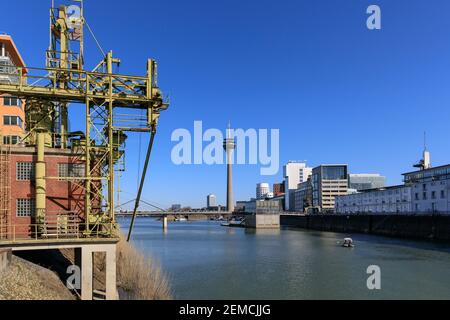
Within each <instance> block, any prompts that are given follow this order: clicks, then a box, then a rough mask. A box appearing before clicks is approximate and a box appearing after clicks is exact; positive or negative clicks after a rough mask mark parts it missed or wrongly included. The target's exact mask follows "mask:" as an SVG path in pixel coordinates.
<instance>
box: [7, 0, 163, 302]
mask: <svg viewBox="0 0 450 320" xmlns="http://www.w3.org/2000/svg"><path fill="white" fill-rule="evenodd" d="M64 2H68V3H64ZM74 12H77V15H75V14H74ZM83 12H84V9H83V0H77V1H68V0H67V1H66V0H59V1H52V7H51V8H50V11H49V13H50V19H49V21H50V25H49V35H50V37H49V39H50V43H49V46H48V47H47V48H49V49H48V50H46V52H45V58H46V59H45V68H32V67H28V66H26V65H25V63H24V61H23V60H22V58H21V57H20V54H19V52H18V50H17V48H16V46H15V45H14V42H13V41H12V39H11V37H10V36H7V35H0V249H2V250H3V249H5V250H8V251H21V250H47V249H55V250H58V249H61V248H66V249H74V250H75V252H74V255H75V263H76V264H77V265H78V267H80V269H81V288H79V289H80V290H79V291H80V292H77V293H78V294H79V295H80V296H81V299H86V300H87V299H89V300H90V299H92V297H93V289H94V288H93V281H92V280H93V272H95V270H94V267H93V254H94V253H96V252H103V253H105V268H104V273H105V292H104V295H105V298H106V299H115V298H117V288H116V244H117V242H118V241H119V229H118V225H117V222H116V219H115V208H116V205H115V199H116V198H115V196H116V193H115V191H116V189H115V187H116V182H118V181H117V178H118V175H117V174H116V172H120V171H123V170H125V168H124V160H125V159H124V153H125V140H126V138H127V135H126V132H135V133H146V134H148V135H150V139H149V141H150V142H151V143H149V146H148V152H147V157H146V160H145V164H144V168H145V169H144V171H143V172H142V177H141V180H140V182H141V183H140V185H141V187H140V190H142V186H143V182H144V177H145V171H146V168H147V164H148V162H149V155H150V151H151V149H152V146H153V139H154V136H155V133H156V129H157V125H158V120H159V115H160V112H161V111H163V110H166V109H167V108H168V103H166V102H165V101H164V98H163V95H162V92H161V91H160V89H159V87H158V85H157V74H158V71H157V63H156V61H154V60H152V59H148V60H147V66H146V67H147V68H146V75H145V76H128V75H123V74H118V73H116V72H115V71H116V70H118V68H117V67H118V65H119V64H120V62H121V61H120V59H118V58H116V57H113V55H112V51H109V52H107V53H105V54H104V55H103V57H102V60H101V61H100V62H99V63H96V64H95V65H96V67H95V68H94V70H92V71H87V70H85V68H84V63H85V57H84V36H83V33H84V28H85V20H84V17H83ZM47 18H48V17H47ZM70 104H73V106H72V108H73V109H72V110H73V112H77V113H81V114H83V115H84V118H85V119H84V121H81V124H82V125H84V128H83V131H76V132H70V131H69V122H68V120H69V105H70ZM119 109H120V113H119V111H118V110H119ZM131 119H132V120H131ZM139 197H140V191H139V192H138V196H137V199H136V201H135V202H136V209H137V206H138V204H139ZM130 236H131V228H130V231H129V234H128V240H129V239H130Z"/></svg>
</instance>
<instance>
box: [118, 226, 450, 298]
mask: <svg viewBox="0 0 450 320" xmlns="http://www.w3.org/2000/svg"><path fill="white" fill-rule="evenodd" d="M129 221H130V220H129V219H127V218H123V219H120V220H119V222H120V224H121V226H122V228H123V230H124V231H128V225H129ZM345 236H346V235H344V234H339V233H331V232H318V231H307V230H294V229H281V230H276V231H274V230H270V231H269V230H267V231H259V230H258V231H254V230H253V231H249V230H246V229H243V228H227V227H222V226H220V223H218V222H214V221H195V222H173V223H169V227H168V230H167V232H163V230H162V223H161V222H160V221H157V220H155V219H152V218H137V220H136V224H135V229H134V233H133V239H134V243H135V244H136V246H137V247H138V248H140V249H141V250H142V251H143V252H145V254H147V255H148V256H149V257H152V258H153V259H157V260H158V261H159V263H160V264H161V266H162V267H163V269H164V270H165V271H166V272H167V273H168V276H169V279H170V283H171V286H172V291H173V294H174V297H175V298H177V299H380V298H386V299H450V244H436V243H428V242H417V241H408V240H398V239H391V238H385V237H377V236H369V235H361V234H353V235H350V236H351V237H352V238H353V240H354V241H355V244H356V246H355V248H352V249H348V248H343V247H340V246H339V244H338V242H339V241H341V240H342V239H343V237H345ZM369 265H378V266H379V267H380V268H381V290H369V289H367V285H366V281H367V278H368V276H369V275H368V274H367V273H366V270H367V267H368V266H369Z"/></svg>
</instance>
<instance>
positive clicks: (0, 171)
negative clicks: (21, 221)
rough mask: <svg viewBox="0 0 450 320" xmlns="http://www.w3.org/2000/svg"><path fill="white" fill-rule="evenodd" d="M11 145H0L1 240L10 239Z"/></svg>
mask: <svg viewBox="0 0 450 320" xmlns="http://www.w3.org/2000/svg"><path fill="white" fill-rule="evenodd" d="M10 153H11V149H10V147H9V146H6V145H0V240H6V239H8V231H9V227H10V226H9V224H10V223H11V221H10V218H11V173H10V170H9V166H10Z"/></svg>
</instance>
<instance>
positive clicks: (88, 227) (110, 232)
mask: <svg viewBox="0 0 450 320" xmlns="http://www.w3.org/2000/svg"><path fill="white" fill-rule="evenodd" d="M92 226H93V225H92V224H87V223H67V224H66V223H64V224H59V223H39V224H13V225H7V226H6V227H5V228H3V229H2V230H0V244H1V243H2V242H9V243H11V242H12V243H15V242H25V241H55V240H56V241H58V240H81V239H85V240H95V239H108V238H115V237H116V236H115V232H114V231H115V230H116V228H117V225H116V223H112V222H110V223H99V224H96V225H95V228H92Z"/></svg>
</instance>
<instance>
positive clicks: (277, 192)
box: [273, 182, 285, 197]
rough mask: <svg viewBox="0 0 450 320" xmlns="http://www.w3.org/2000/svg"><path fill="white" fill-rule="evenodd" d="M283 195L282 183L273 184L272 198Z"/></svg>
mask: <svg viewBox="0 0 450 320" xmlns="http://www.w3.org/2000/svg"><path fill="white" fill-rule="evenodd" d="M284 193H285V191H284V183H283V182H281V183H274V184H273V196H274V197H278V196H282V195H283V194H284Z"/></svg>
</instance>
